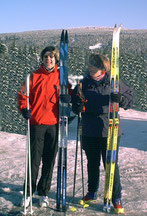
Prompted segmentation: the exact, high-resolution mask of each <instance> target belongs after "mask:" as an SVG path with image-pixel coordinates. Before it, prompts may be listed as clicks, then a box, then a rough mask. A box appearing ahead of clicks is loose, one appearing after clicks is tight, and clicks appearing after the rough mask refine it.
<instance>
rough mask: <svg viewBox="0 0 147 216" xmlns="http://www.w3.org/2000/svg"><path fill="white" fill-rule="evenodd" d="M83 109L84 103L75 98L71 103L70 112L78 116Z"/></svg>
mask: <svg viewBox="0 0 147 216" xmlns="http://www.w3.org/2000/svg"><path fill="white" fill-rule="evenodd" d="M83 109H84V103H83V101H82V99H81V98H80V97H78V96H77V97H76V98H75V99H74V101H73V104H72V111H73V112H74V113H75V114H77V115H78V114H79V113H80V112H82V111H83Z"/></svg>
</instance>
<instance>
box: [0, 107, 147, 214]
mask: <svg viewBox="0 0 147 216" xmlns="http://www.w3.org/2000/svg"><path fill="white" fill-rule="evenodd" d="M120 115H121V119H122V120H121V126H122V129H123V135H122V138H121V144H120V150H119V166H120V175H121V182H122V187H123V190H122V196H123V204H124V208H125V215H129V216H145V215H147V195H146V191H147V190H146V188H147V113H144V112H138V111H135V110H128V111H124V110H120ZM76 124H77V119H75V120H74V121H73V122H72V124H71V125H70V126H69V140H68V179H67V183H68V186H67V196H68V205H69V208H68V210H67V212H66V215H79V216H80V215H89V216H92V215H99V216H103V215H107V214H105V213H104V212H102V208H103V194H104V170H103V166H102V165H101V179H100V188H99V192H98V200H97V202H96V203H95V204H92V205H91V207H89V208H82V207H80V206H79V205H78V200H79V199H80V198H81V197H82V187H81V166H80V149H79V151H78V167H77V181H76V195H75V204H73V203H72V191H73V175H74V159H75V143H76V141H75V139H76ZM0 143H1V145H0V216H6V215H17V212H18V211H19V210H20V207H19V205H20V202H21V199H22V189H23V186H22V185H23V180H24V175H25V174H24V170H25V145H26V136H23V135H18V134H11V133H6V132H0ZM56 167H57V166H56V165H55V169H54V175H53V181H52V187H51V191H50V193H49V200H50V206H49V208H47V209H46V210H40V209H39V207H38V197H37V195H35V196H34V198H33V209H34V212H35V215H41V216H43V215H54V216H55V215H64V214H63V213H59V212H56V211H55V197H56ZM84 180H85V181H84V182H85V193H86V190H87V175H86V158H85V155H84ZM72 206H74V207H76V208H77V211H76V212H72V211H71V209H70V207H72ZM110 215H114V213H111V214H110Z"/></svg>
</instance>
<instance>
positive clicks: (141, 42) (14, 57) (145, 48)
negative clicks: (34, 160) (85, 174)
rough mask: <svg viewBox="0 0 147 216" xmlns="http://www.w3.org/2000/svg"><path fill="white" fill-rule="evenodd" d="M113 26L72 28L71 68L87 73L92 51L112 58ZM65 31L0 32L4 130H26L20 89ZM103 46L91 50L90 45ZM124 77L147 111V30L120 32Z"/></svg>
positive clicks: (136, 106) (138, 105) (0, 117)
mask: <svg viewBox="0 0 147 216" xmlns="http://www.w3.org/2000/svg"><path fill="white" fill-rule="evenodd" d="M112 32H113V29H112V28H92V27H91V28H88V27H87V28H77V29H69V30H68V33H69V61H68V71H69V74H73V75H84V74H85V73H86V70H87V62H88V58H89V55H90V53H91V52H100V53H105V54H108V56H109V57H110V58H111V46H112ZM60 34H61V30H48V31H32V32H23V33H16V34H0V74H1V79H0V90H1V96H0V101H1V109H0V127H1V130H2V131H7V132H13V133H20V134H24V133H25V128H26V125H25V124H26V122H25V120H24V119H23V118H22V116H21V115H20V112H19V110H18V105H17V92H18V90H19V89H20V87H21V85H22V83H23V81H24V80H25V77H26V75H27V74H28V73H31V72H32V71H33V70H35V69H37V68H38V66H39V64H40V52H41V50H42V49H43V48H44V47H46V46H48V45H54V46H56V47H57V48H59V46H60ZM97 43H101V44H102V47H101V48H99V49H95V50H90V49H89V46H92V45H95V44H97ZM120 77H121V79H122V80H123V81H124V82H125V83H126V84H128V85H129V86H131V87H132V88H133V91H134V109H138V110H141V111H147V30H125V29H123V30H122V31H121V34H120Z"/></svg>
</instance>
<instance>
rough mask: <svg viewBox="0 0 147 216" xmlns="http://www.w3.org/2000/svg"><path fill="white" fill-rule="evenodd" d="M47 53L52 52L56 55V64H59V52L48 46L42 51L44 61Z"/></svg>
mask: <svg viewBox="0 0 147 216" xmlns="http://www.w3.org/2000/svg"><path fill="white" fill-rule="evenodd" d="M46 52H51V53H52V54H54V55H55V59H56V63H58V62H59V50H58V49H57V48H55V47H54V46H47V47H45V48H44V49H43V50H42V51H41V54H40V56H41V59H42V60H43V56H44V54H45V53H46Z"/></svg>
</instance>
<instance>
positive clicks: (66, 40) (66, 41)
mask: <svg viewBox="0 0 147 216" xmlns="http://www.w3.org/2000/svg"><path fill="white" fill-rule="evenodd" d="M65 43H68V32H67V30H66V32H65Z"/></svg>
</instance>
